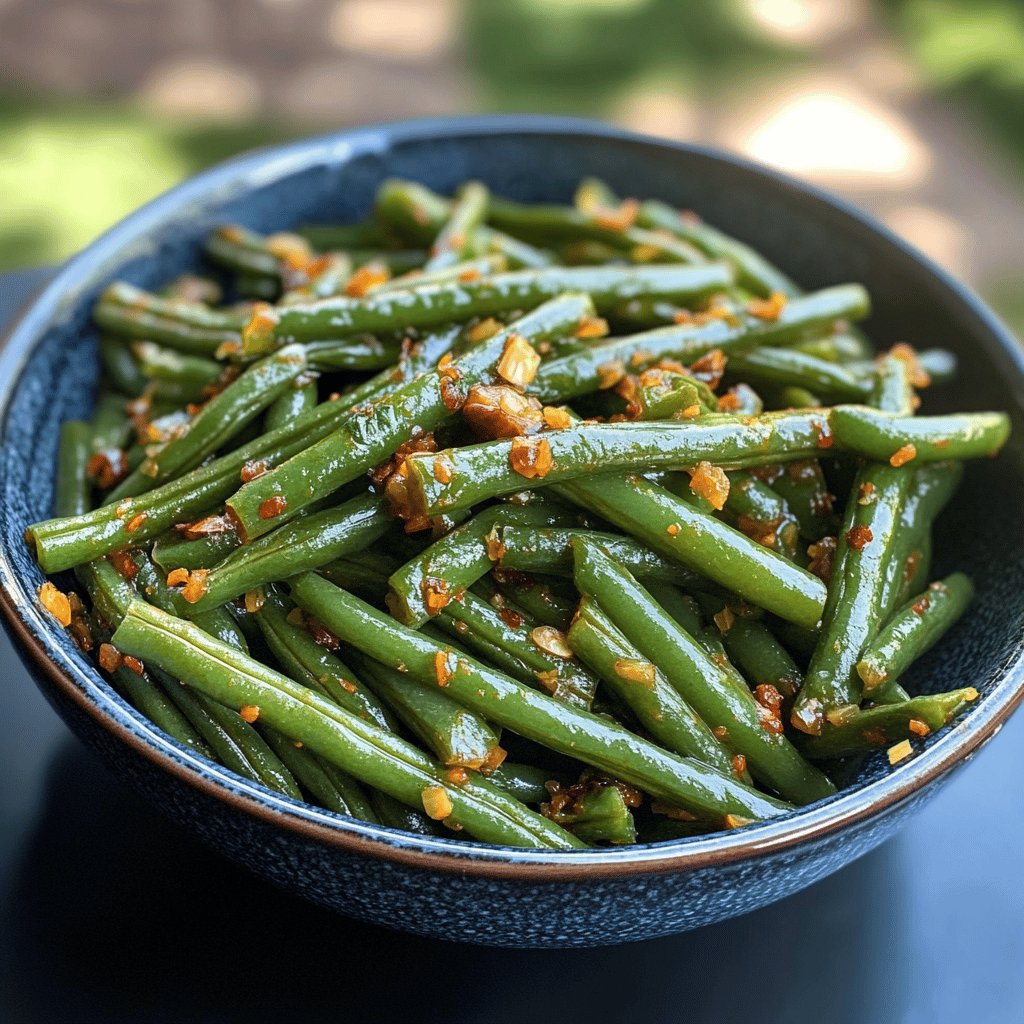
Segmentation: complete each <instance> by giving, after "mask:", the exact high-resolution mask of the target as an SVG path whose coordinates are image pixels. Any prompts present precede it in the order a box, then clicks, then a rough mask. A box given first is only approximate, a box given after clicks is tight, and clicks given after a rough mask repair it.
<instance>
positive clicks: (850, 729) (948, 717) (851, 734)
mask: <svg viewBox="0 0 1024 1024" xmlns="http://www.w3.org/2000/svg"><path fill="white" fill-rule="evenodd" d="M977 696H978V691H977V690H975V689H974V687H973V686H970V687H967V688H965V689H962V690H953V691H951V692H950V693H938V694H934V695H932V696H927V697H915V698H914V699H913V700H907V701H903V702H901V703H899V704H885V705H881V706H879V707H875V708H868V709H866V710H864V711H856V710H851V713H850V715H849V717H848V718H846V719H845V721H843V722H842V723H841V724H839V725H834V726H829V727H827V728H826V729H825V730H824V731H823V732H822V734H821V735H820V736H804V737H802V738H801V741H800V749H801V750H802V751H803V752H804V754H805V755H806V756H807V757H810V758H813V759H814V760H829V759H831V758H834V757H844V756H846V755H847V754H857V753H861V752H863V751H870V750H878V749H880V748H882V747H887V746H889V745H890V744H894V743H898V742H900V741H901V740H908V739H911V738H913V737H918V736H923V735H927V734H928V733H930V732H937V731H938V730H939V729H941V728H942V727H943V726H944V725H947V724H948V723H949V722H951V721H952V720H953V719H954V718H956V716H957V715H959V714H960V713H961V712H962V711H963V710H964V709H965V708H966V707H967V705H968V704H969V703H970V702H971V701H973V700H975V699H977ZM908 753H909V751H908Z"/></svg>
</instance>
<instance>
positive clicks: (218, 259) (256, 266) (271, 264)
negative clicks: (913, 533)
mask: <svg viewBox="0 0 1024 1024" xmlns="http://www.w3.org/2000/svg"><path fill="white" fill-rule="evenodd" d="M203 248H204V250H205V252H206V255H207V257H208V258H209V259H210V260H211V261H212V262H214V263H217V264H218V265H220V266H222V267H226V268H227V269H229V270H234V271H236V272H238V271H241V272H245V273H248V274H257V275H259V276H260V277H273V278H278V279H280V277H281V270H282V263H281V260H280V259H279V257H278V256H277V255H275V254H274V253H273V252H272V251H271V250H270V248H268V245H267V237H266V236H265V235H261V234H259V232H256V231H251V230H250V229H248V228H244V227H241V226H240V225H237V224H224V225H222V226H221V227H218V228H215V229H214V230H213V231H212V232H211V233H210V235H209V236H208V237H207V239H206V242H205V243H204V246H203ZM295 248H296V249H297V250H304V251H305V255H311V253H310V251H309V249H308V247H307V246H305V245H304V240H301V239H299V238H296V239H295Z"/></svg>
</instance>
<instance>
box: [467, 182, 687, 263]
mask: <svg viewBox="0 0 1024 1024" xmlns="http://www.w3.org/2000/svg"><path fill="white" fill-rule="evenodd" d="M616 212H617V211H614V210H613V211H608V213H607V214H605V213H604V212H596V213H593V214H588V213H584V212H582V211H580V210H578V209H574V208H573V207H571V206H556V205H554V204H544V203H531V204H529V205H524V204H521V203H513V202H511V201H510V200H507V199H494V198H492V199H491V201H490V204H489V206H488V209H487V219H488V222H489V223H491V224H494V225H496V226H497V227H498V228H500V229H502V230H504V231H508V232H509V233H510V234H512V235H515V236H516V237H519V238H525V239H527V241H530V242H534V243H539V244H543V243H548V242H557V241H561V240H565V239H580V238H583V239H590V240H593V241H598V242H605V243H606V244H608V245H611V246H614V247H615V248H617V249H626V250H635V249H638V248H639V249H641V250H642V251H645V254H646V251H649V252H650V253H651V254H652V255H653V256H654V258H655V259H659V260H663V261H666V262H671V263H691V264H692V263H703V262H705V259H704V255H703V253H701V251H700V250H699V249H695V248H694V247H693V246H692V245H690V244H689V243H688V242H685V241H683V240H681V239H680V238H678V237H676V236H673V235H670V234H666V233H665V232H656V231H648V230H647V229H645V228H638V227H634V226H633V225H632V224H630V223H628V219H629V218H628V215H627V216H625V217H617V216H616Z"/></svg>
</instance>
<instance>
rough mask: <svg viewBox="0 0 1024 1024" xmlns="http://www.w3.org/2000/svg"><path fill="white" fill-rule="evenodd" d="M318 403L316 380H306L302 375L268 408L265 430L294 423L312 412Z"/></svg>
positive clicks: (264, 419) (264, 420) (264, 423)
mask: <svg viewBox="0 0 1024 1024" xmlns="http://www.w3.org/2000/svg"><path fill="white" fill-rule="evenodd" d="M316 403H317V386H316V381H315V380H307V381H304V380H303V379H302V378H301V377H300V378H298V379H296V380H295V381H294V382H293V385H292V387H290V388H287V389H286V390H285V392H284V394H283V395H279V396H278V397H277V398H276V399H274V401H273V402H271V404H270V406H269V407H268V408H267V411H266V414H265V415H264V417H263V428H264V430H277V428H278V427H285V426H288V424H290V423H293V422H294V421H295V420H297V419H298V418H299V417H300V416H304V415H306V414H307V413H309V412H311V411H312V410H313V409H314V408H315V407H316Z"/></svg>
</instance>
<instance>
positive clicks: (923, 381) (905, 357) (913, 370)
mask: <svg viewBox="0 0 1024 1024" xmlns="http://www.w3.org/2000/svg"><path fill="white" fill-rule="evenodd" d="M889 355H891V356H895V357H896V358H897V359H899V360H900V361H901V362H903V363H905V364H906V367H907V380H908V381H910V385H911V387H915V388H926V387H928V386H929V385H930V384H931V382H932V378H931V374H930V373H928V371H927V370H926V369H925V368H924V367H923V366H922V365H921V362H920V360H919V359H918V357H917V352H916V351H915V350H914V349H913V348H912V347H911V346H910V345H908V344H907V343H906V342H902V341H901V342H900V343H899V344H897V345H893V347H892V348H891V349H890V350H889Z"/></svg>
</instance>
